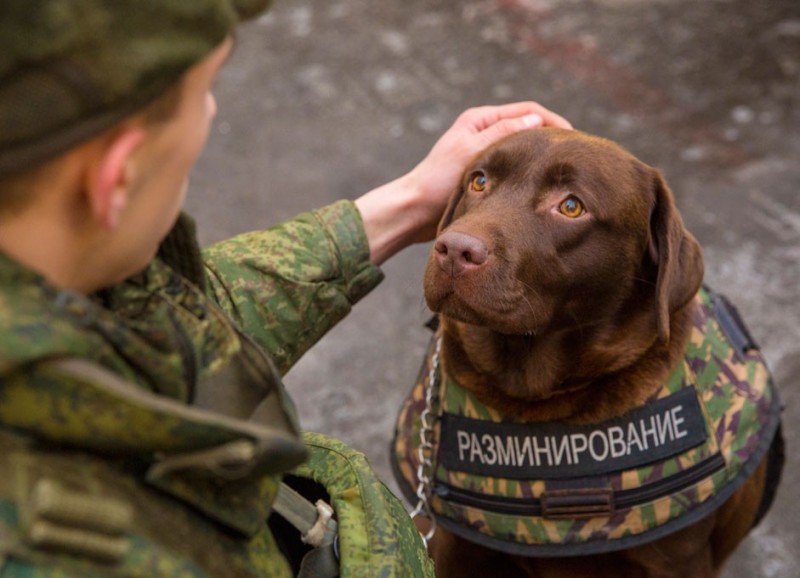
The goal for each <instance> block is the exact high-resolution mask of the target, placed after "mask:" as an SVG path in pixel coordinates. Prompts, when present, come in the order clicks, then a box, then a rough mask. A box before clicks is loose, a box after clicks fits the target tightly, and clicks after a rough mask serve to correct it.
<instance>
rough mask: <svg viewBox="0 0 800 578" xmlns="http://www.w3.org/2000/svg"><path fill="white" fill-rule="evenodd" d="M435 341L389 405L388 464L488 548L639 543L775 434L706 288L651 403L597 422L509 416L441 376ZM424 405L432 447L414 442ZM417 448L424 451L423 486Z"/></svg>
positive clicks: (751, 361)
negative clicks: (676, 361)
mask: <svg viewBox="0 0 800 578" xmlns="http://www.w3.org/2000/svg"><path fill="white" fill-rule="evenodd" d="M436 341H437V339H436V338H434V340H433V342H432V345H431V349H430V351H429V355H428V357H427V359H426V362H425V364H424V365H423V368H422V371H421V372H420V375H419V378H418V380H417V384H416V385H415V386H414V388H413V389H412V391H411V395H410V396H409V398H408V399H407V401H406V402H405V404H404V406H403V408H402V409H401V411H400V414H399V416H398V420H397V426H396V432H395V440H394V442H393V445H394V448H393V456H392V457H393V467H394V472H395V477H396V478H397V480H398V483H399V484H400V486H401V488H402V490H403V492H404V493H405V495H406V496H407V498H408V499H409V500H411V501H416V500H417V498H418V495H419V494H418V493H417V492H418V491H419V490H420V489H421V488H423V489H424V492H425V494H426V496H427V499H428V501H429V507H430V508H431V513H432V515H433V516H434V517H435V519H436V522H437V523H438V524H440V525H441V526H443V527H445V528H446V529H447V530H449V531H451V532H452V533H454V534H456V535H459V536H461V537H462V538H465V539H467V540H471V541H473V542H477V543H479V544H482V545H484V546H487V547H489V548H493V549H496V550H500V551H504V552H508V553H512V554H518V555H526V556H571V555H582V554H596V553H602V552H611V551H615V550H621V549H625V548H629V547H632V546H636V545H640V544H644V543H647V542H649V541H652V540H655V539H657V538H660V537H663V536H665V535H668V534H670V533H672V532H675V531H677V530H680V529H681V528H684V527H686V526H688V525H690V524H692V523H694V522H696V521H698V520H699V519H700V518H702V517H705V516H707V515H708V514H709V513H711V512H712V511H714V510H715V509H716V508H718V507H719V506H721V505H722V504H723V503H724V502H725V500H726V499H727V498H728V497H730V496H731V495H732V494H733V492H734V491H735V490H736V489H737V488H739V487H740V485H741V484H742V483H743V482H744V481H745V480H746V479H747V478H748V477H749V475H750V474H751V473H752V472H753V471H754V469H755V468H756V467H757V466H758V464H759V463H760V462H761V460H762V458H763V457H764V456H765V455H766V453H767V451H768V450H769V449H770V447H771V446H772V442H773V438H775V436H776V435H777V436H778V441H779V442H780V441H781V440H782V438H780V431H779V426H780V412H781V405H780V402H779V399H778V395H777V391H776V389H775V386H774V385H773V382H772V379H771V377H770V375H769V372H768V370H767V367H766V365H765V363H764V360H763V358H762V356H761V354H760V352H759V351H758V349H757V348H756V346H755V345H754V344H753V342H752V339H751V338H750V336H749V334H748V333H747V331H746V329H745V328H744V325H743V324H742V323H741V322H740V320H739V319H738V315H737V314H736V311H735V309H734V308H733V307H732V306H730V305H729V304H728V303H727V301H725V300H724V298H722V297H721V296H719V295H716V294H713V293H711V292H710V291H708V290H707V289H705V288H704V289H703V290H701V292H700V293H699V295H698V297H697V308H696V315H695V325H694V328H693V330H692V334H691V337H690V342H689V344H688V346H687V348H686V352H685V357H684V360H683V363H681V364H680V365H679V366H678V367H677V368H675V370H674V371H673V373H672V374H671V375H670V377H669V379H668V380H667V382H666V383H665V384H664V385H663V387H662V388H661V390H660V391H659V392H658V393H657V394H656V395H655V396H654V397H653V398H652V399H651V400H650V401H649V402H648V403H647V404H645V405H644V406H642V407H639V408H636V409H634V410H632V411H630V412H629V413H627V414H626V415H624V416H621V417H619V418H615V419H612V420H609V421H607V422H604V423H599V424H593V425H568V424H563V423H555V422H553V423H530V422H528V423H522V422H515V421H514V420H510V419H507V418H505V417H504V416H503V415H500V414H499V413H498V412H497V411H495V410H493V409H492V408H489V407H486V406H485V405H483V404H482V403H480V402H479V401H478V400H477V399H476V398H475V397H474V396H473V395H472V394H471V393H470V392H468V391H466V390H465V389H463V388H462V387H460V386H459V385H458V384H457V383H455V382H454V381H453V380H452V379H450V378H448V377H447V376H442V375H441V372H440V371H439V368H438V367H437V361H436V358H437V353H436V345H435V344H436ZM432 379H433V381H435V382H438V383H434V384H433V386H432V385H431V383H430V382H431V380H432ZM430 387H433V389H434V391H433V392H432V395H431V396H430V397H429V400H428V401H427V402H426V393H427V390H428V388H430ZM426 408H427V409H428V410H429V411H433V413H434V414H435V423H432V424H431V425H432V431H430V432H428V433H423V436H422V437H424V438H425V439H427V440H432V446H433V447H432V449H431V450H430V452H429V453H426V452H424V451H423V452H420V445H421V443H420V440H421V435H420V434H421V428H422V421H423V420H422V418H421V416H422V415H423V412H425V411H426ZM425 420H426V422H428V423H429V424H430V423H431V422H430V420H429V418H427V417H425ZM775 445H776V448H778V447H779V450H778V451H776V452H771V454H770V455H771V467H770V470H771V471H770V476H771V478H772V486H771V487H773V488H774V485H777V479H778V478H779V475H780V469H781V465H782V445H781V444H780V443H778V444H775ZM420 453H422V455H423V457H430V461H431V462H432V463H431V465H430V466H429V468H430V469H429V472H430V477H431V479H432V483H431V484H429V485H428V486H427V487H425V486H426V485H425V484H422V485H421V484H420V479H419V476H420V469H419V465H420V461H421V460H420ZM773 455H774V459H772V458H773ZM422 474H423V476H425V475H427V474H426V472H424V467H423V471H422ZM771 498H772V496H771V495H769V496H768V497H767V498H766V499H765V500H763V501H762V508H761V511H760V512H759V516H758V517H759V519H760V517H761V516H763V514H764V513H765V511H766V510H767V509H768V507H769V504H770V502H771Z"/></svg>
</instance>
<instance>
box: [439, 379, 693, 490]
mask: <svg viewBox="0 0 800 578" xmlns="http://www.w3.org/2000/svg"><path fill="white" fill-rule="evenodd" d="M707 437H708V434H707V432H706V424H705V419H704V418H703V412H702V410H701V409H700V402H699V401H698V400H697V395H696V393H695V390H694V388H691V387H686V388H683V389H681V390H680V391H678V392H677V393H674V394H672V395H670V396H669V397H665V398H663V399H658V400H655V401H653V402H650V403H648V404H647V405H644V406H642V407H639V408H636V409H634V410H632V411H630V412H628V413H627V414H625V415H624V416H620V417H618V418H614V419H612V420H609V421H606V422H603V423H601V424H595V425H570V424H564V423H556V422H551V423H511V422H507V423H495V422H490V421H484V420H478V419H472V418H468V417H464V416H460V415H455V414H450V413H444V414H443V415H442V428H441V443H440V445H439V462H440V463H441V464H442V465H443V466H445V467H446V468H447V469H449V470H451V471H457V472H466V473H471V474H479V475H482V476H492V477H498V478H507V479H517V480H522V479H525V480H534V479H540V480H546V479H557V478H570V477H577V476H589V475H600V474H607V473H612V472H618V471H622V470H629V469H634V468H638V467H640V466H644V465H646V464H649V463H653V462H657V461H661V460H664V459H666V458H669V457H672V456H674V455H677V454H680V453H683V452H685V451H686V450H688V449H690V448H693V447H695V446H697V445H699V444H701V443H703V442H704V441H705V440H706V438H707Z"/></svg>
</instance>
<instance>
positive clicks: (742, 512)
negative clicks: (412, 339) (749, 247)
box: [392, 128, 783, 578]
mask: <svg viewBox="0 0 800 578" xmlns="http://www.w3.org/2000/svg"><path fill="white" fill-rule="evenodd" d="M424 289H425V298H426V301H427V303H428V305H429V307H430V308H431V309H432V310H433V311H434V312H435V313H436V315H437V319H438V324H437V328H436V330H435V332H434V335H433V336H432V339H431V346H430V351H429V355H428V357H427V358H426V359H425V361H424V363H423V367H422V369H421V371H420V374H419V378H418V380H417V383H416V384H415V385H414V387H413V388H412V390H411V393H410V395H409V397H408V399H407V401H406V403H405V404H404V406H403V407H402V409H401V411H400V414H399V417H398V421H397V428H396V432H395V441H394V447H393V451H392V455H393V465H394V469H395V473H396V477H397V479H398V482H399V484H400V486H401V488H402V489H403V491H404V492H405V493H406V495H407V497H408V499H409V500H411V501H412V502H413V503H414V504H417V503H418V501H419V500H420V496H423V498H422V502H421V504H420V505H421V506H422V507H420V508H419V510H420V511H422V512H425V513H427V514H429V516H432V517H433V519H434V520H433V521H435V523H436V529H435V531H434V532H433V534H432V539H431V540H430V541H429V551H430V553H431V555H432V556H433V558H434V561H435V564H436V570H437V575H439V576H444V577H464V576H483V575H487V576H489V575H493V576H527V577H537V578H545V577H562V576H570V577H584V576H585V577H618V576H626V577H627V576H637V577H669V576H675V577H680V578H692V577H702V578H708V577H713V576H716V575H718V573H719V571H720V569H721V567H722V565H723V563H724V561H725V559H726V558H727V557H728V556H729V555H730V554H731V553H732V552H733V550H734V549H735V548H736V546H737V545H738V544H739V543H740V542H741V541H742V540H743V539H744V538H745V536H746V535H747V534H748V532H749V531H750V530H751V529H752V528H753V527H754V526H755V525H756V524H757V523H758V522H759V521H760V520H761V518H762V517H763V516H764V515H765V513H766V512H767V510H768V509H769V506H770V504H771V501H772V497H773V495H774V491H775V487H776V486H777V483H778V480H779V478H780V471H781V467H782V463H783V440H782V437H781V433H780V407H781V406H780V401H779V399H778V393H777V391H776V388H775V386H774V384H773V382H772V378H771V376H770V374H769V371H768V369H767V367H766V365H765V363H764V359H763V357H762V355H761V352H760V351H759V349H758V346H757V345H756V343H755V342H754V340H753V339H752V337H751V336H750V334H749V332H748V331H747V328H746V326H745V324H744V323H743V322H742V320H741V319H740V317H739V315H738V313H737V311H736V309H735V308H734V307H733V306H732V305H731V304H730V303H729V302H728V301H727V300H726V299H725V298H724V297H723V296H722V295H720V294H718V293H716V292H714V291H713V290H712V289H711V288H709V287H707V286H706V285H704V283H703V256H702V250H701V248H700V246H699V245H698V243H697V241H696V240H695V238H694V237H693V236H692V235H691V234H690V233H689V232H688V231H687V230H686V228H685V227H684V224H683V221H682V219H681V216H680V214H679V212H678V210H677V208H676V205H675V202H674V199H673V196H672V193H671V191H670V189H669V187H668V186H667V184H666V182H665V181H664V178H663V177H662V175H661V174H660V173H659V172H658V171H657V170H655V169H653V168H652V167H649V166H648V165H646V164H644V163H643V162H641V161H640V160H638V159H636V158H635V157H633V156H632V155H631V154H629V153H628V152H627V151H625V150H623V149H622V148H621V147H619V146H618V145H616V144H614V143H612V142H610V141H607V140H604V139H600V138H597V137H592V136H589V135H586V134H583V133H580V132H577V131H564V130H559V129H549V128H548V129H535V130H530V131H526V132H523V133H519V134H517V135H514V136H512V137H509V138H507V139H505V140H504V141H501V142H500V143H498V144H496V145H494V146H493V147H491V148H489V149H488V150H486V151H484V152H483V153H482V154H481V155H479V156H478V158H476V159H475V161H474V162H473V164H472V166H471V168H470V169H469V170H468V171H467V172H466V173H465V174H464V177H463V180H462V183H461V186H460V187H459V189H458V190H457V191H455V192H454V194H453V196H452V199H451V201H450V204H449V206H448V208H447V210H446V212H445V215H444V217H443V219H442V222H441V223H440V227H439V234H438V237H437V239H436V241H435V243H434V245H433V248H432V250H431V255H430V258H429V261H428V265H427V269H426V271H425V278H424ZM421 458H422V460H421ZM421 462H422V463H421ZM431 523H432V520H431V519H425V518H420V519H419V525H420V527H421V528H424V529H425V530H426V531H427V530H428V529H429V528H430V527H431Z"/></svg>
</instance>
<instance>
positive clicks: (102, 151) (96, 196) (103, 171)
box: [85, 126, 145, 229]
mask: <svg viewBox="0 0 800 578" xmlns="http://www.w3.org/2000/svg"><path fill="white" fill-rule="evenodd" d="M144 136H145V131H144V130H143V129H142V128H140V127H134V126H128V127H124V128H122V129H120V130H118V131H117V132H115V133H114V134H113V135H111V136H108V137H106V138H104V139H102V141H101V144H100V146H99V151H98V152H97V153H96V154H95V157H94V160H93V161H92V163H91V169H90V170H89V171H88V174H87V179H86V183H85V190H86V195H87V200H88V202H89V205H90V208H91V212H92V216H93V217H94V219H95V220H96V221H97V222H98V223H100V224H101V225H102V226H103V227H105V228H107V229H113V228H114V227H116V226H117V224H118V223H119V219H120V215H121V214H122V211H123V210H124V208H125V205H126V204H127V202H128V196H129V193H130V183H131V172H132V171H133V170H135V169H134V165H133V162H132V157H133V153H134V152H135V151H136V149H137V148H138V147H139V145H140V144H141V142H142V140H143V139H144Z"/></svg>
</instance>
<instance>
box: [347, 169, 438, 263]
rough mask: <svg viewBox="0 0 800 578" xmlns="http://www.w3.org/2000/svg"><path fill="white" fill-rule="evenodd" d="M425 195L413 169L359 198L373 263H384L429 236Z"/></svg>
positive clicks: (357, 205) (357, 202)
mask: <svg viewBox="0 0 800 578" xmlns="http://www.w3.org/2000/svg"><path fill="white" fill-rule="evenodd" d="M422 199H424V197H423V195H422V192H421V188H420V187H419V186H418V185H417V180H416V179H415V178H414V176H413V173H409V174H406V175H404V176H402V177H400V178H398V179H396V180H394V181H391V182H389V183H387V184H385V185H383V186H380V187H378V188H376V189H373V190H372V191H370V192H368V193H366V194H364V195H362V196H361V197H359V198H358V199H356V201H355V205H356V207H357V208H358V210H359V212H360V213H361V219H362V221H363V223H364V231H365V233H366V235H367V240H368V242H369V248H370V260H371V261H372V262H373V263H375V264H376V265H380V264H381V263H383V262H384V261H386V260H387V259H388V258H389V257H391V256H392V255H394V254H395V253H398V252H399V251H401V250H402V249H404V248H405V247H407V246H409V245H411V244H413V243H417V242H420V241H425V240H427V238H425V229H426V228H427V225H428V223H427V222H426V218H425V210H424V208H423V206H422V205H423V203H422V202H421V200H422Z"/></svg>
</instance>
